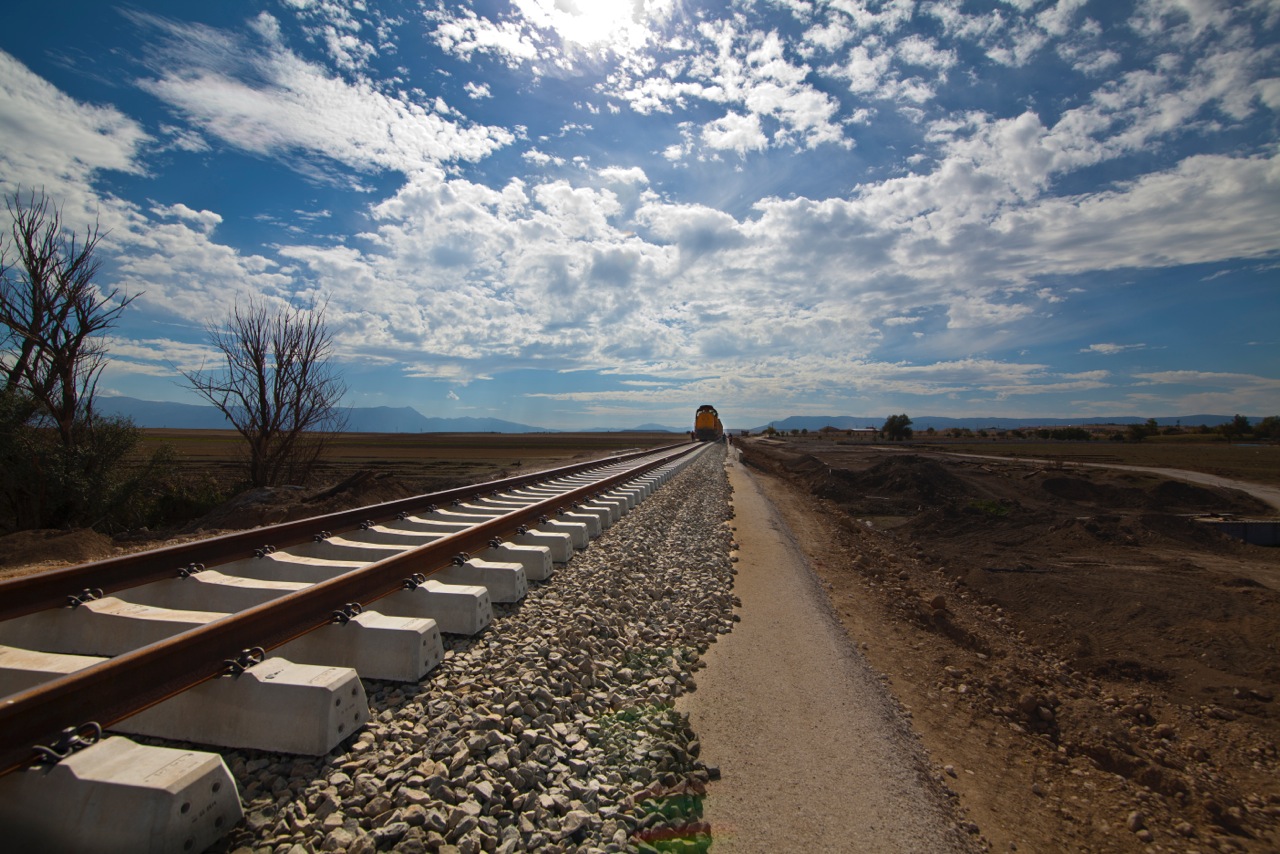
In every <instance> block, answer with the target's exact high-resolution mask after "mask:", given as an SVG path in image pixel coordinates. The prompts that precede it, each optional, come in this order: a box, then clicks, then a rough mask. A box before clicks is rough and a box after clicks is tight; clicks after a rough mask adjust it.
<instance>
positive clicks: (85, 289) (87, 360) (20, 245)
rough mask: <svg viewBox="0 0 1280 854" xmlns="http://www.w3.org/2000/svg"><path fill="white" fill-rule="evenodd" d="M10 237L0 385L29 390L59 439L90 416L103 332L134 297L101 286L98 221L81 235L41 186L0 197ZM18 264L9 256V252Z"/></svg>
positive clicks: (1, 310)
mask: <svg viewBox="0 0 1280 854" xmlns="http://www.w3.org/2000/svg"><path fill="white" fill-rule="evenodd" d="M5 204H6V207H7V208H8V210H9V216H10V217H11V218H12V220H13V225H12V228H11V230H10V231H11V236H12V239H11V240H6V241H4V243H3V244H0V335H3V343H2V348H0V370H2V371H3V379H4V384H5V385H4V389H5V391H6V392H16V393H18V394H21V395H23V396H25V397H27V398H28V399H29V401H30V405H31V406H32V408H33V410H34V411H33V412H32V413H31V414H36V413H37V412H38V413H39V414H40V415H42V416H44V417H47V418H49V419H50V420H51V421H52V422H53V425H54V426H55V427H56V428H57V430H58V435H59V437H60V439H61V441H62V444H63V445H64V446H68V447H69V446H71V445H73V444H75V431H76V429H77V424H78V423H82V422H84V421H85V420H89V419H91V418H92V414H93V395H94V391H95V389H96V386H97V382H98V376H99V374H100V373H101V372H102V368H103V367H104V366H105V364H106V348H105V346H104V344H103V338H102V336H103V333H104V332H106V331H107V330H108V329H110V328H111V327H113V326H115V324H116V321H117V320H118V319H119V317H120V313H121V312H123V311H124V310H125V308H127V307H128V305H129V303H131V302H133V300H134V299H135V298H136V297H137V295H136V294H135V295H134V296H123V295H121V293H120V291H119V290H118V289H112V290H110V291H103V290H101V289H100V288H99V287H98V286H97V285H96V284H95V283H94V279H95V278H96V277H97V275H98V270H99V267H100V263H101V262H99V261H98V259H97V258H95V257H94V253H95V251H96V250H97V248H98V240H99V237H100V235H99V233H98V227H97V225H96V224H95V225H93V226H91V227H89V228H86V229H85V234H84V238H83V240H82V239H80V238H79V237H78V236H77V235H76V233H75V232H68V231H67V230H65V229H64V228H63V223H62V216H61V213H60V212H59V210H58V206H57V205H56V204H54V203H53V202H51V201H50V200H49V199H48V198H47V197H46V196H45V195H44V193H43V192H40V193H38V194H37V193H35V192H34V191H33V192H31V193H30V194H28V197H27V199H26V200H25V201H24V200H23V198H22V194H21V191H18V192H15V193H14V194H13V195H12V196H8V197H6V198H5ZM10 251H13V252H14V254H15V255H16V264H15V265H12V266H11V265H10V264H9V257H8V255H9V252H10Z"/></svg>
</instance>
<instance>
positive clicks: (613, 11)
mask: <svg viewBox="0 0 1280 854" xmlns="http://www.w3.org/2000/svg"><path fill="white" fill-rule="evenodd" d="M517 6H519V7H520V9H521V11H522V12H523V14H524V16H525V17H526V18H528V19H530V20H532V21H534V22H536V23H538V24H539V25H541V26H545V27H548V28H550V29H554V30H555V31H556V32H557V33H558V34H559V35H560V38H561V39H563V40H564V41H565V42H571V43H573V44H576V45H579V46H581V47H585V48H602V47H619V48H625V47H627V46H629V45H631V44H632V42H633V41H635V40H636V37H637V36H639V35H640V34H641V33H643V31H644V29H645V23H644V18H645V12H644V6H645V4H644V0H518V2H517ZM637 31H639V32H637ZM640 40H641V41H643V37H642V36H641V39H640Z"/></svg>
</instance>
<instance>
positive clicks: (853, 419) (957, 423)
mask: <svg viewBox="0 0 1280 854" xmlns="http://www.w3.org/2000/svg"><path fill="white" fill-rule="evenodd" d="M886 417H887V416H884V415H792V416H791V417H789V418H783V419H781V420H778V421H770V422H769V424H761V425H760V426H759V427H752V428H751V432H752V433H756V432H758V431H760V430H763V429H765V428H766V427H768V426H770V425H772V426H773V429H775V430H821V429H822V428H823V427H835V428H837V429H840V430H854V429H857V428H859V427H874V428H876V429H877V430H878V429H880V428H881V427H883V426H884V421H885V418H886ZM1233 417H1234V416H1231V415H1179V416H1170V417H1164V418H1157V419H1156V423H1157V424H1159V425H1160V426H1162V427H1168V426H1173V425H1175V424H1181V425H1182V426H1184V427H1198V426H1200V425H1201V424H1204V425H1206V426H1208V427H1216V426H1218V425H1219V424H1226V423H1228V422H1230V421H1231V419H1232V418H1233ZM1249 420H1251V421H1257V420H1258V419H1257V418H1250V419H1249ZM1146 421H1147V419H1146V418H1138V417H1135V416H1132V415H1116V416H1093V417H1088V418H943V417H941V416H936V415H922V416H919V417H916V416H914V415H913V416H911V429H912V430H928V429H929V428H930V427H932V428H933V429H935V430H949V429H952V428H957V429H960V428H965V427H967V428H969V429H970V430H998V429H1007V430H1017V429H1023V428H1027V427H1074V426H1078V425H1084V424H1120V425H1127V424H1144V423H1146ZM730 429H733V428H730Z"/></svg>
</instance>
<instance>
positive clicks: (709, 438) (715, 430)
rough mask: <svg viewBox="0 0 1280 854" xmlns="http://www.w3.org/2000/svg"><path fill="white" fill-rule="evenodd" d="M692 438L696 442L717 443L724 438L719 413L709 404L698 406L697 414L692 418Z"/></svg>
mask: <svg viewBox="0 0 1280 854" xmlns="http://www.w3.org/2000/svg"><path fill="white" fill-rule="evenodd" d="M693 438H694V440H695V441H698V442H718V441H720V440H721V439H723V438H724V425H723V424H721V423H720V413H718V412H716V408H715V407H714V406H712V405H711V404H709V403H704V404H703V405H702V406H699V407H698V412H697V414H696V415H694V416H693Z"/></svg>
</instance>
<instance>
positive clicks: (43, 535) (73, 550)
mask: <svg viewBox="0 0 1280 854" xmlns="http://www.w3.org/2000/svg"><path fill="white" fill-rule="evenodd" d="M114 552H115V548H114V547H113V545H112V543H111V538H110V537H107V536H104V535H103V534H99V533H98V532H96V531H92V530H89V529H88V528H85V529H81V530H77V531H56V530H38V531H18V532H17V533H14V534H9V535H7V536H5V537H0V566H23V565H25V564H30V563H36V562H37V561H39V562H46V563H66V564H77V563H84V562H86V561H91V560H100V559H101V558H105V557H110V556H111V555H112V554H113V553H114Z"/></svg>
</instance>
